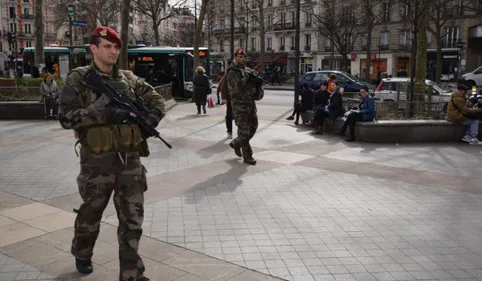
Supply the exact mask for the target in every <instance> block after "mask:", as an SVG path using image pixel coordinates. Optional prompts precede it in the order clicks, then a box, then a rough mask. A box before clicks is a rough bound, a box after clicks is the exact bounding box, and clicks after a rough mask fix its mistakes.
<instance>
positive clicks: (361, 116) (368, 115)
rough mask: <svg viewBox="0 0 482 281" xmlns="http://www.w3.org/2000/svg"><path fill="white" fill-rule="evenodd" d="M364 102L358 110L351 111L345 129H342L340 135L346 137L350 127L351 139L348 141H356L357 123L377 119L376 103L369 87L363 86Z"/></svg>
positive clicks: (361, 90)
mask: <svg viewBox="0 0 482 281" xmlns="http://www.w3.org/2000/svg"><path fill="white" fill-rule="evenodd" d="M360 94H361V96H362V100H361V102H360V105H359V106H358V108H359V109H358V110H351V112H350V113H349V114H348V116H347V118H346V120H345V123H344V124H343V127H342V128H341V130H340V132H338V133H339V134H340V135H344V134H345V131H346V128H347V127H348V126H349V127H350V137H349V138H348V139H347V140H346V141H355V123H356V122H366V121H373V120H374V119H375V118H376V112H375V101H374V100H373V98H372V97H371V96H370V95H369V93H368V87H367V86H363V87H362V88H361V89H360Z"/></svg>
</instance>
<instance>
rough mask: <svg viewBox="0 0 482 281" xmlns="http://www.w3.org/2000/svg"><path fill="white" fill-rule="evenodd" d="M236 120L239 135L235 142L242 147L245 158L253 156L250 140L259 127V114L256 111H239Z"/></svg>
mask: <svg viewBox="0 0 482 281" xmlns="http://www.w3.org/2000/svg"><path fill="white" fill-rule="evenodd" d="M234 122H235V124H236V126H238V136H237V137H236V138H235V139H234V140H233V144H234V145H236V146H238V145H239V146H240V147H241V150H242V152H243V158H244V159H247V158H251V157H253V150H252V149H251V145H250V144H249V141H250V140H251V139H252V138H253V137H254V134H255V133H256V130H257V129H258V116H257V115H256V113H241V114H240V113H237V114H236V117H235V120H234Z"/></svg>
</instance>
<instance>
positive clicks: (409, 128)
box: [355, 120, 482, 143]
mask: <svg viewBox="0 0 482 281" xmlns="http://www.w3.org/2000/svg"><path fill="white" fill-rule="evenodd" d="M466 130H467V127H466V126H463V125H459V124H453V123H450V122H448V121H446V120H379V121H375V122H359V123H357V124H356V125H355V136H356V138H357V141H363V142H375V143H376V142H378V143H401V142H452V141H460V140H461V139H462V137H463V136H464V134H465V131H466ZM481 130H482V125H480V124H479V137H480V136H481Z"/></svg>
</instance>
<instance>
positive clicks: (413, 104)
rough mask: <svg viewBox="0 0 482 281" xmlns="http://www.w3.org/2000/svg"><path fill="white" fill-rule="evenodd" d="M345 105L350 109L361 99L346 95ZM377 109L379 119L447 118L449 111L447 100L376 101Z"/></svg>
mask: <svg viewBox="0 0 482 281" xmlns="http://www.w3.org/2000/svg"><path fill="white" fill-rule="evenodd" d="M347 94H355V93H344V94H343V96H344V98H343V106H344V107H345V109H349V108H350V107H352V106H358V105H359V103H360V99H359V98H356V97H355V95H353V96H352V97H351V98H349V97H345V96H346V95H347ZM375 110H376V112H377V119H378V120H427V119H430V120H442V119H445V115H446V111H447V102H446V101H436V102H435V101H383V102H382V101H375Z"/></svg>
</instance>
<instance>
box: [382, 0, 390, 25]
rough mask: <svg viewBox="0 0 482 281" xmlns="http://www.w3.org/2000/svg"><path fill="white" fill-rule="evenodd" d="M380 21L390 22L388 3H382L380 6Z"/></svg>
mask: <svg viewBox="0 0 482 281" xmlns="http://www.w3.org/2000/svg"><path fill="white" fill-rule="evenodd" d="M382 20H383V21H384V22H389V21H390V3H383V6H382Z"/></svg>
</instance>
